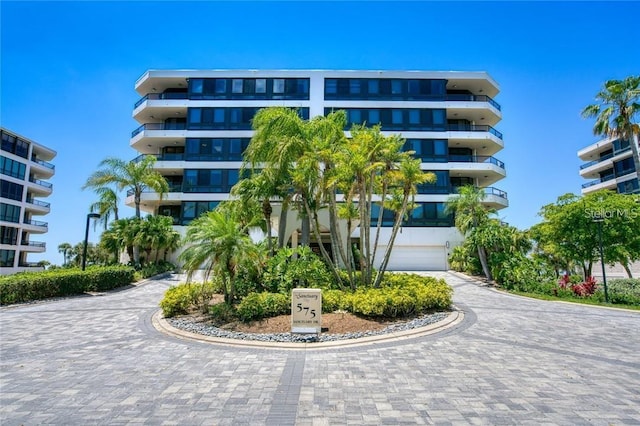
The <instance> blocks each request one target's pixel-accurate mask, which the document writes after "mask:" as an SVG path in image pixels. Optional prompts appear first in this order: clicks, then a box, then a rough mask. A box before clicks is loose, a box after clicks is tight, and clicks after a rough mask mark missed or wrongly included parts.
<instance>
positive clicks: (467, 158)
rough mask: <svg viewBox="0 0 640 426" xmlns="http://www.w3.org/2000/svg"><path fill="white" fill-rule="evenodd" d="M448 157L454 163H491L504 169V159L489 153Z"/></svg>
mask: <svg viewBox="0 0 640 426" xmlns="http://www.w3.org/2000/svg"><path fill="white" fill-rule="evenodd" d="M448 159H449V162H453V163H490V164H493V165H495V166H498V167H500V168H501V169H504V163H503V162H502V161H500V160H498V159H497V158H495V157H490V156H487V155H449V156H448Z"/></svg>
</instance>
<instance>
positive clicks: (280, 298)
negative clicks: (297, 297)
mask: <svg viewBox="0 0 640 426" xmlns="http://www.w3.org/2000/svg"><path fill="white" fill-rule="evenodd" d="M289 297H290V296H288V295H285V294H281V293H267V292H263V293H250V294H249V295H248V296H246V297H245V298H244V299H242V301H241V302H240V303H239V304H238V306H237V307H236V313H237V315H238V318H240V320H242V321H245V322H248V321H255V320H259V319H262V318H269V317H274V316H277V315H285V314H288V313H290V312H291V299H290V298H289Z"/></svg>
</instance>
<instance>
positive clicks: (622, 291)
mask: <svg viewBox="0 0 640 426" xmlns="http://www.w3.org/2000/svg"><path fill="white" fill-rule="evenodd" d="M598 289H599V291H602V292H604V288H603V286H598ZM607 293H609V301H610V302H611V303H622V304H625V305H640V279H637V278H626V279H617V280H611V281H609V282H607ZM603 294H604V293H603Z"/></svg>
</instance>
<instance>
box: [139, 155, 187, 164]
mask: <svg viewBox="0 0 640 426" xmlns="http://www.w3.org/2000/svg"><path fill="white" fill-rule="evenodd" d="M148 156H152V157H156V160H158V161H182V160H184V154H182V153H179V154H173V153H172V154H141V155H138V156H137V157H136V158H134V159H133V160H131V162H133V163H139V162H140V161H142V159H143V158H144V157H148Z"/></svg>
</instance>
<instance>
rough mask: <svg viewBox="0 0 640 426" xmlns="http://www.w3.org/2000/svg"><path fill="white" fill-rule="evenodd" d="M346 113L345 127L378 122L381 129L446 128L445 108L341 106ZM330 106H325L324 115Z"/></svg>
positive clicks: (435, 129) (432, 129)
mask: <svg viewBox="0 0 640 426" xmlns="http://www.w3.org/2000/svg"><path fill="white" fill-rule="evenodd" d="M343 109H344V110H345V111H346V113H347V127H346V128H347V129H348V128H349V127H351V125H352V124H367V125H376V124H380V126H381V127H382V130H427V131H439V132H443V131H445V130H447V112H446V110H445V109H426V108H423V109H418V108H412V109H401V108H343ZM331 111H332V108H325V111H324V112H325V115H327V114H329V113H330V112H331Z"/></svg>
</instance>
